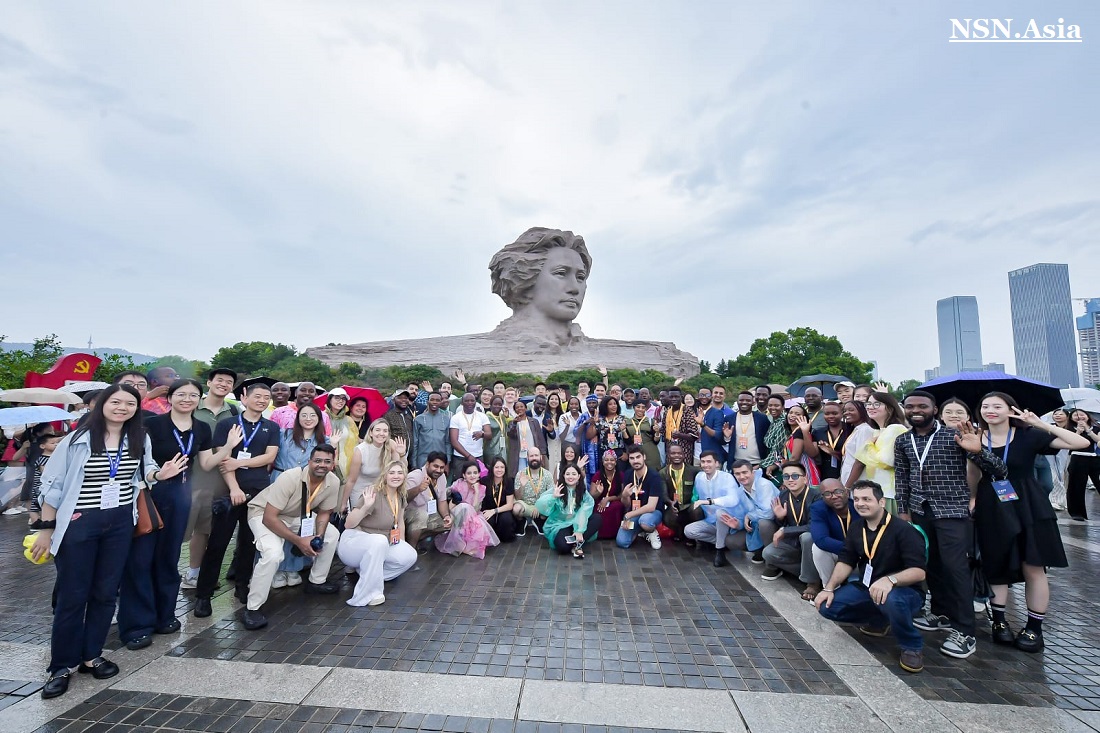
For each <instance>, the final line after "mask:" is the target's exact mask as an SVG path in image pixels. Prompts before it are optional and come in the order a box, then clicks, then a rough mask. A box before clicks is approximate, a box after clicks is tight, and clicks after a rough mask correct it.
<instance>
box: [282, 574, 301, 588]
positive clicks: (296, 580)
mask: <svg viewBox="0 0 1100 733" xmlns="http://www.w3.org/2000/svg"><path fill="white" fill-rule="evenodd" d="M283 575H285V576H286V584H287V585H288V586H289V587H291V588H293V587H294V586H296V585H301V584H302V574H301V573H290V572H287V573H283Z"/></svg>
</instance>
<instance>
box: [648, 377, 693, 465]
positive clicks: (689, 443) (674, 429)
mask: <svg viewBox="0 0 1100 733" xmlns="http://www.w3.org/2000/svg"><path fill="white" fill-rule="evenodd" d="M657 432H658V434H660V436H661V442H662V443H663V444H664V446H665V451H666V455H667V451H668V448H669V446H671V445H673V444H676V445H679V446H680V447H681V448H683V449H684V460H685V461H690V460H692V459H694V457H695V441H696V440H698V439H699V425H698V424H697V423H696V422H695V413H693V412H692V411H691V410H688V409H686V408H685V407H684V398H683V394H682V393H681V392H680V388H679V387H672V388H671V389H669V390H668V407H667V408H666V409H665V410H664V413H663V414H662V415H661V418H660V422H659V423H658V424H657Z"/></svg>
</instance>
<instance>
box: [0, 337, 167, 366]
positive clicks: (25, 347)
mask: <svg viewBox="0 0 1100 733" xmlns="http://www.w3.org/2000/svg"><path fill="white" fill-rule="evenodd" d="M33 348H34V344H20V343H14V342H13V343H8V342H7V341H0V349H2V350H4V351H30V350H31V349H33ZM87 351H88V348H87V347H77V348H73V347H71V346H66V347H65V348H64V353H66V354H75V353H77V352H80V353H82V354H84V353H87ZM92 351H93V352H94V353H96V354H98V355H99V356H111V355H114V354H118V355H119V356H128V357H130V358H131V359H133V360H134V363H135V364H147V363H149V362H151V361H156V360H157V357H155V356H150V355H149V354H135V353H134V352H132V351H127V350H126V349H103V348H100V347H98V346H93V347H92Z"/></svg>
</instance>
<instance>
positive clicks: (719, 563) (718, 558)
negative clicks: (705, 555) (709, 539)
mask: <svg viewBox="0 0 1100 733" xmlns="http://www.w3.org/2000/svg"><path fill="white" fill-rule="evenodd" d="M729 564H730V561H729V560H727V559H726V551H725V550H724V549H722V550H715V552H714V567H716V568H724V567H725V566H727V565H729Z"/></svg>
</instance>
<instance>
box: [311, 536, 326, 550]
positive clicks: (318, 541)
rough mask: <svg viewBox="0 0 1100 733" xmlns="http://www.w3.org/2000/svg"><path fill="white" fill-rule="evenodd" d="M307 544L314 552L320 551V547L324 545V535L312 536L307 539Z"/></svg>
mask: <svg viewBox="0 0 1100 733" xmlns="http://www.w3.org/2000/svg"><path fill="white" fill-rule="evenodd" d="M309 546H310V547H312V548H313V551H314V552H320V551H321V548H322V547H324V546H325V539H324V537H314V538H313V539H311V540H310V541H309Z"/></svg>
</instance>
